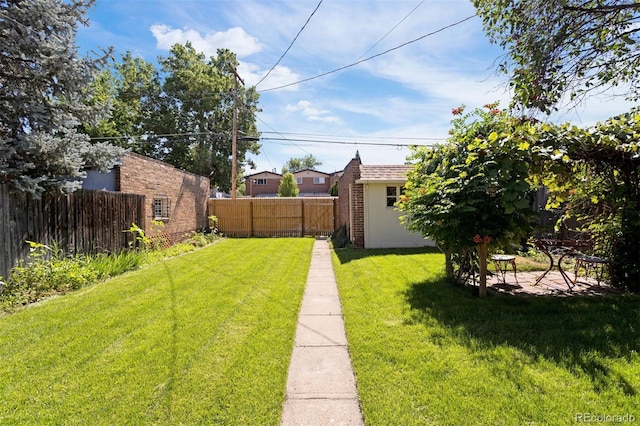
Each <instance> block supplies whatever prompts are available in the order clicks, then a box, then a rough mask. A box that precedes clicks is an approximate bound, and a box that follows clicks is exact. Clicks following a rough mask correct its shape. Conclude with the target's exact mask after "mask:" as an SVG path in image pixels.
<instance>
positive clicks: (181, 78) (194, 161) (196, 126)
mask: <svg viewBox="0 0 640 426" xmlns="http://www.w3.org/2000/svg"><path fill="white" fill-rule="evenodd" d="M160 64H161V66H162V72H163V73H166V74H167V77H166V78H165V81H164V84H163V93H164V95H165V96H166V97H167V98H168V101H169V102H168V114H169V116H170V117H172V118H173V120H172V121H170V122H169V123H170V124H171V125H172V129H171V131H170V132H169V133H170V134H174V135H184V136H175V137H169V138H167V140H166V143H165V146H166V147H167V148H168V154H167V156H166V161H168V162H169V163H171V164H174V165H176V166H178V167H181V168H183V169H185V170H188V171H191V172H193V173H197V174H200V175H204V176H208V177H210V178H211V181H212V185H218V186H219V187H220V188H221V189H222V190H229V189H230V187H231V168H232V167H231V154H232V152H231V131H232V118H233V106H234V96H237V97H238V99H239V103H240V105H241V106H240V108H239V113H238V123H239V124H238V129H240V130H241V131H242V132H244V133H246V134H250V135H256V134H257V129H256V125H255V113H256V112H257V111H258V108H257V101H258V94H257V92H256V91H255V89H254V88H249V89H244V88H242V86H241V85H238V93H237V94H234V79H235V75H234V73H233V68H235V67H237V65H238V62H237V59H236V57H235V55H234V54H233V53H232V52H231V51H229V50H223V49H219V50H218V53H217V56H216V57H212V58H210V59H208V60H207V59H206V58H205V56H204V54H202V53H198V52H196V50H195V49H194V48H193V47H192V46H191V45H190V44H189V43H187V44H186V45H184V46H182V45H175V46H173V48H172V49H171V54H170V55H169V56H168V57H166V58H161V60H160ZM259 149H260V145H259V144H258V143H257V141H255V140H253V139H249V138H242V137H240V138H238V144H237V158H238V162H239V163H240V164H245V163H246V162H247V159H246V154H247V152H251V153H254V154H257V153H258V152H259Z"/></svg>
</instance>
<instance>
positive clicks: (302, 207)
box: [300, 198, 305, 237]
mask: <svg viewBox="0 0 640 426" xmlns="http://www.w3.org/2000/svg"><path fill="white" fill-rule="evenodd" d="M300 210H301V216H302V219H301V222H302V229H301V230H300V236H301V237H304V225H305V223H304V199H303V198H300Z"/></svg>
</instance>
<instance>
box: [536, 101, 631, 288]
mask: <svg viewBox="0 0 640 426" xmlns="http://www.w3.org/2000/svg"><path fill="white" fill-rule="evenodd" d="M539 139H540V142H539V145H540V146H541V147H545V148H544V151H546V152H547V153H548V155H549V156H550V160H552V161H549V162H547V166H546V168H545V173H542V174H540V176H541V177H542V180H541V182H542V183H544V184H545V185H546V186H547V187H548V188H549V189H550V190H551V195H552V198H551V200H550V203H551V204H552V206H553V207H556V208H562V209H563V210H564V216H563V219H569V218H575V219H577V223H578V226H579V229H578V230H582V231H584V232H587V233H588V234H589V235H591V236H592V238H593V241H594V243H595V246H596V247H595V248H596V249H597V250H598V251H599V253H600V254H602V255H604V256H605V257H608V258H609V259H611V261H612V264H613V271H614V277H612V278H613V283H614V285H617V286H619V287H625V288H627V289H629V290H632V291H635V292H640V244H638V241H640V155H639V153H640V110H638V109H634V110H632V111H630V112H629V113H626V114H622V115H620V116H618V117H614V118H611V119H609V120H606V121H605V122H603V123H598V124H597V125H595V126H592V127H590V128H587V129H581V128H578V127H576V126H570V125H568V124H565V125H560V126H556V125H550V124H543V125H541V126H540V130H539Z"/></svg>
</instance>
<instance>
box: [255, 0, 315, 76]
mask: <svg viewBox="0 0 640 426" xmlns="http://www.w3.org/2000/svg"><path fill="white" fill-rule="evenodd" d="M322 1H323V0H320V2H319V3H318V5H317V6H316V8H315V9H314V10H313V12H311V15H309V17H308V18H307V22H305V23H304V25H303V26H302V28H300V31H298V34H296V36H295V37H294V38H293V40H292V41H291V44H290V45H289V47H287V50H285V51H284V53H283V54H282V56H280V59H278V61H277V62H276V63H275V64H274V65H273V66H272V67H271V69H270V70H269V71H268V72H267V73H266V74H265V75H264V77H262V78H261V79H260V81H258V82H257V83H256V85H255V86H254V87H258V86H259V85H260V83H262V82H263V81H264V79H265V78H267V77H269V74H271V71H273V70H274V69H275V68H276V67H277V66H278V64H279V63H280V61H282V58H284V57H285V55H286V54H287V53H288V52H289V49H291V46H293V43H295V42H296V40H297V39H298V37H299V36H300V34H301V33H302V31H304V29H305V28H306V27H307V24H308V23H309V21H310V20H311V18H312V17H313V15H315V13H316V11H317V10H318V8H319V7H320V5H321V4H322Z"/></svg>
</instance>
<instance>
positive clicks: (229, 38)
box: [150, 24, 263, 57]
mask: <svg viewBox="0 0 640 426" xmlns="http://www.w3.org/2000/svg"><path fill="white" fill-rule="evenodd" d="M150 30H151V33H152V34H153V36H154V37H155V39H156V41H157V43H156V46H157V48H158V49H162V50H169V49H171V47H172V46H173V45H174V44H176V43H180V44H185V43H186V42H187V41H189V42H191V44H192V45H193V47H194V48H195V49H196V50H197V51H199V52H203V53H204V54H205V55H207V56H214V55H215V54H216V51H217V49H222V48H225V49H229V50H231V51H232V52H234V53H235V54H236V55H237V56H238V57H246V56H249V55H252V54H254V53H257V52H260V51H261V50H262V49H263V46H262V45H261V44H260V42H259V41H258V39H257V38H255V37H253V36H250V35H249V34H247V32H246V31H245V30H244V29H243V28H240V27H234V28H229V29H228V30H227V31H219V32H211V33H207V34H204V35H202V34H201V33H200V32H198V31H196V30H194V29H190V28H184V29H174V28H171V27H170V26H168V25H165V24H155V25H152V26H151V28H150Z"/></svg>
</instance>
